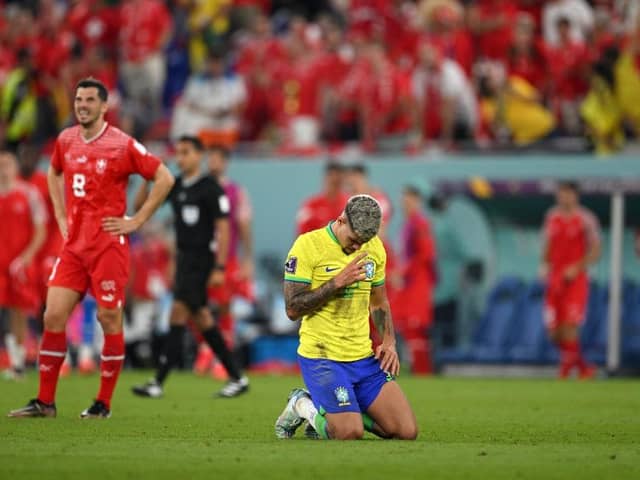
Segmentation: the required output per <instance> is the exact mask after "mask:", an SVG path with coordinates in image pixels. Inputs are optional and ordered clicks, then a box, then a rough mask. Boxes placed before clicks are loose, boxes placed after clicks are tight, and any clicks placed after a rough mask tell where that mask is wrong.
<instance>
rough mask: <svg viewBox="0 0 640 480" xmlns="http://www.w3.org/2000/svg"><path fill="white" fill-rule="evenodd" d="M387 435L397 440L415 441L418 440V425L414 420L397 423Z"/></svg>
mask: <svg viewBox="0 0 640 480" xmlns="http://www.w3.org/2000/svg"><path fill="white" fill-rule="evenodd" d="M390 430H391V431H387V432H386V433H387V434H388V435H389V436H390V437H391V438H393V439H396V440H415V439H416V438H418V425H416V423H415V422H414V421H413V420H407V421H404V422H399V423H397V424H396V425H395V426H394V428H391V429H390Z"/></svg>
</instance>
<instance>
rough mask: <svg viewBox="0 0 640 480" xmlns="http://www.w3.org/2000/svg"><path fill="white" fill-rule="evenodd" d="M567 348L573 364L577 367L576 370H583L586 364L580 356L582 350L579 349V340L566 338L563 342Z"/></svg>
mask: <svg viewBox="0 0 640 480" xmlns="http://www.w3.org/2000/svg"><path fill="white" fill-rule="evenodd" d="M565 345H566V346H567V349H568V350H569V351H570V352H572V354H573V365H574V366H576V367H578V370H580V371H581V372H584V371H585V369H586V368H587V364H586V362H585V361H584V358H582V352H581V351H580V342H579V341H578V339H574V340H568V341H566V342H565Z"/></svg>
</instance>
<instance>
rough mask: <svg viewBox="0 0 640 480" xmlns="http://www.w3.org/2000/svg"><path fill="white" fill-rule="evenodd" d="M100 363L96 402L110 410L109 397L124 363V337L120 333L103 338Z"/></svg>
mask: <svg viewBox="0 0 640 480" xmlns="http://www.w3.org/2000/svg"><path fill="white" fill-rule="evenodd" d="M100 358H101V360H102V361H101V362H100V391H99V392H98V396H97V397H96V400H99V401H101V402H102V403H104V404H105V405H106V406H107V408H111V397H112V396H113V390H114V389H115V388H116V383H117V382H118V376H119V375H120V370H122V364H123V363H124V335H123V334H122V332H120V333H115V334H113V335H105V336H104V347H102V356H101V357H100Z"/></svg>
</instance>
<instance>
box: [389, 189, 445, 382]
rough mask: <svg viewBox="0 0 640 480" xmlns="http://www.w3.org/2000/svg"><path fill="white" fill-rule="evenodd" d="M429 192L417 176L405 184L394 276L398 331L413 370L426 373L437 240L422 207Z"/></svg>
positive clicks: (431, 368) (429, 353) (428, 372)
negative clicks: (399, 243)
mask: <svg viewBox="0 0 640 480" xmlns="http://www.w3.org/2000/svg"><path fill="white" fill-rule="evenodd" d="M429 194H430V188H429V185H428V184H427V183H426V182H424V181H422V179H419V178H418V179H414V180H411V181H410V182H409V183H407V184H406V185H405V187H404V192H403V196H402V209H403V212H404V218H405V220H404V224H403V226H402V230H401V237H400V238H401V245H400V256H399V266H398V272H397V278H396V280H395V283H396V284H397V285H396V288H398V289H399V290H400V291H401V292H402V294H401V295H398V298H397V300H398V301H397V304H394V312H395V314H396V320H397V325H398V331H399V332H400V334H401V335H402V338H403V339H404V341H405V342H406V345H407V348H408V350H409V354H410V357H411V358H410V360H411V369H412V372H413V373H414V374H417V375H429V374H431V373H432V371H433V366H432V361H431V347H430V341H429V337H428V333H427V330H428V329H429V328H430V327H431V324H432V322H433V290H434V288H435V285H436V283H437V272H436V244H435V241H434V238H433V234H432V231H431V224H430V222H429V220H428V219H427V217H426V215H425V214H424V211H423V208H422V204H423V201H424V199H425V198H427V197H428V196H429Z"/></svg>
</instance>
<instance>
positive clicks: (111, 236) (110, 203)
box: [9, 79, 174, 418]
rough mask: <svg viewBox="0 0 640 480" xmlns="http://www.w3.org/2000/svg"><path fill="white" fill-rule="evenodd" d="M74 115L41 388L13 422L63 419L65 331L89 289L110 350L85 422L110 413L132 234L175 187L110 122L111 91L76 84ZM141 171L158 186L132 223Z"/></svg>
mask: <svg viewBox="0 0 640 480" xmlns="http://www.w3.org/2000/svg"><path fill="white" fill-rule="evenodd" d="M74 110H75V115H76V119H77V121H78V125H76V126H74V127H71V128H67V129H66V130H64V131H63V132H62V133H61V134H60V135H59V136H58V139H57V141H56V145H55V149H54V152H53V156H52V158H51V166H50V167H49V173H48V180H49V191H50V195H51V200H52V202H53V207H54V212H55V217H56V220H57V222H58V226H59V228H60V231H61V233H62V236H63V237H64V239H65V241H64V246H63V248H62V251H61V252H60V255H59V257H58V259H57V260H56V263H55V265H54V267H53V271H52V272H51V276H50V277H49V290H48V292H47V302H46V309H45V314H44V333H43V336H42V343H41V346H40V357H39V364H40V390H39V393H38V397H37V398H35V399H33V400H31V401H30V402H29V404H28V405H27V406H26V407H24V408H21V409H18V410H14V411H12V412H10V413H9V416H12V417H54V416H55V415H56V406H55V403H54V400H55V393H56V386H57V383H58V377H59V372H60V367H61V365H62V362H63V360H64V357H65V355H66V349H67V345H66V334H65V327H66V323H67V320H68V318H69V316H70V314H71V312H72V311H73V309H74V308H75V306H76V305H77V304H78V302H80V300H82V297H83V296H84V295H85V293H86V292H87V291H90V292H91V293H92V294H93V295H94V296H95V298H96V302H97V304H98V312H97V317H98V321H99V322H100V324H101V326H102V329H103V331H104V347H103V350H102V357H101V359H102V362H101V365H100V391H99V392H98V395H97V397H96V400H95V401H94V403H93V404H92V405H91V406H90V407H89V408H87V409H86V410H84V411H83V412H82V413H81V418H96V417H102V418H106V417H109V416H110V415H111V406H110V403H111V397H112V395H113V391H114V389H115V386H116V382H117V379H118V376H119V373H120V370H121V368H122V364H123V362H124V350H125V347H124V338H123V334H122V309H123V303H124V292H125V288H126V284H127V279H128V276H129V240H128V238H127V234H129V233H131V232H133V231H135V230H137V229H138V228H139V227H140V226H141V225H142V224H144V223H145V222H146V221H147V220H148V219H149V217H151V215H152V214H153V212H154V211H155V210H156V209H157V208H158V206H159V205H160V204H161V203H162V202H163V200H164V199H165V197H166V196H167V194H168V193H169V190H170V189H171V187H172V185H173V182H174V180H173V176H172V175H171V173H170V172H169V170H168V169H167V168H166V167H165V166H164V165H162V163H161V162H160V160H159V159H158V158H156V157H155V156H153V155H151V154H150V153H149V152H148V151H147V150H146V149H145V147H144V146H142V145H141V144H140V143H138V142H137V141H135V140H134V139H133V138H131V137H129V136H128V135H126V134H125V133H123V132H122V131H120V130H119V129H117V128H115V127H113V126H110V125H108V124H107V123H106V122H105V120H104V115H105V114H106V112H107V89H106V88H105V86H104V85H103V84H102V83H101V82H99V81H97V80H94V79H85V80H82V81H80V82H79V83H78V84H77V86H76V91H75V98H74ZM136 173H137V174H140V175H142V176H143V177H144V178H146V179H147V180H154V181H155V184H154V187H153V189H152V190H151V192H150V194H149V197H148V199H147V200H146V202H145V203H144V204H143V205H142V207H141V208H140V210H138V211H137V212H136V214H135V215H134V216H133V217H131V218H127V217H125V211H126V189H127V182H128V179H129V176H130V175H133V174H136ZM63 187H64V190H63ZM63 191H64V194H63Z"/></svg>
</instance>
